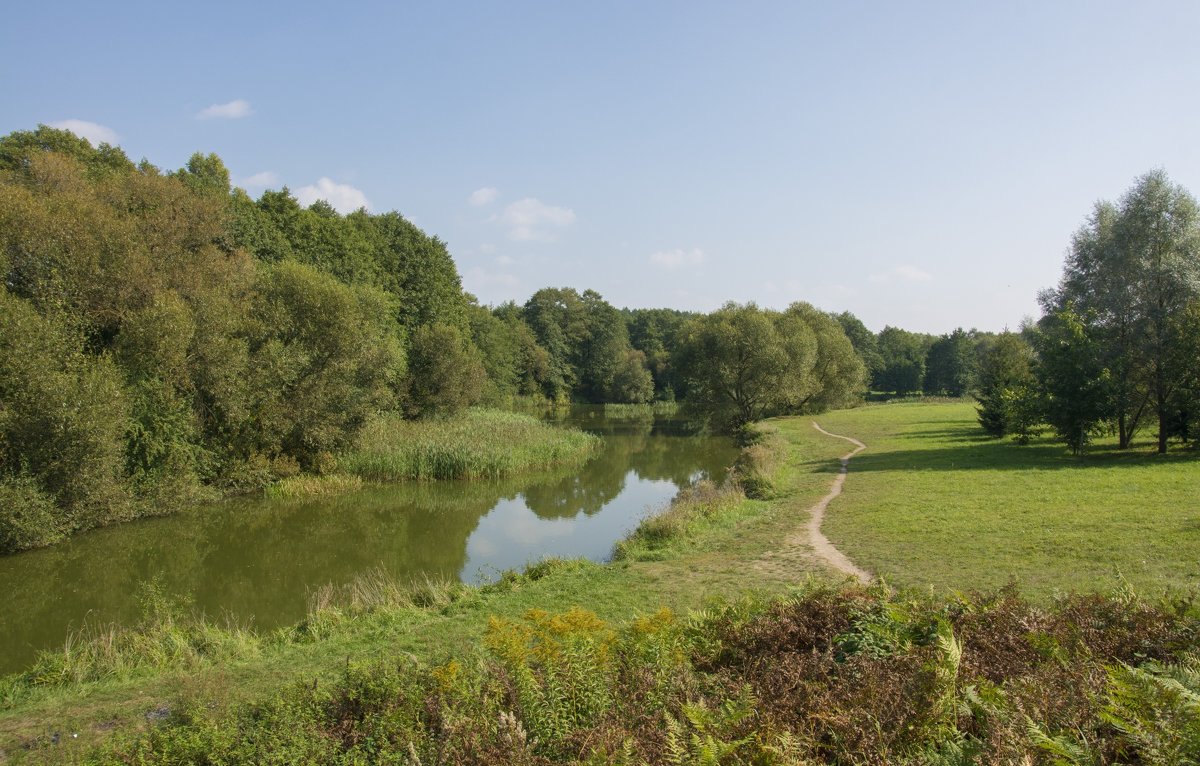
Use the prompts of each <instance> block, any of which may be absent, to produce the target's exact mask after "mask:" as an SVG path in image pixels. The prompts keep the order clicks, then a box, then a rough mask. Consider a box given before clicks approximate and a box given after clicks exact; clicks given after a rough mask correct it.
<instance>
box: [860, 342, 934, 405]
mask: <svg viewBox="0 0 1200 766" xmlns="http://www.w3.org/2000/svg"><path fill="white" fill-rule="evenodd" d="M926 350H927V349H926V343H925V338H924V337H922V336H921V335H918V334H917V333H913V332H908V331H907V330H901V329H900V328H899V327H890V326H889V327H884V328H883V330H882V331H881V332H880V333H879V356H880V359H881V360H882V366H881V367H880V369H879V372H878V373H877V374H876V375H875V379H874V381H873V384H874V386H875V388H877V389H878V390H880V391H891V392H893V393H896V394H900V395H903V394H911V393H916V392H917V391H920V390H921V384H922V383H923V382H924V379H925V355H926Z"/></svg>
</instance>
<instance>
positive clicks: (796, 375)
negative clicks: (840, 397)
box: [677, 303, 817, 430]
mask: <svg viewBox="0 0 1200 766" xmlns="http://www.w3.org/2000/svg"><path fill="white" fill-rule="evenodd" d="M816 355H817V340H816V337H815V336H814V334H813V332H812V331H811V330H810V329H809V328H808V326H807V325H806V324H804V322H803V321H800V320H799V319H798V318H797V317H795V316H792V317H785V316H782V315H780V314H778V313H777V312H771V311H764V310H763V309H760V308H758V307H757V306H755V305H754V304H753V303H749V304H745V305H738V304H736V303H727V304H725V306H723V307H722V308H720V309H719V310H717V311H714V312H713V313H711V314H708V315H707V316H704V317H701V318H699V319H695V320H693V321H692V322H690V323H689V324H688V325H687V326H686V327H685V328H684V330H683V332H682V337H681V338H680V344H679V349H678V351H677V356H678V360H679V365H680V368H681V370H682V371H683V374H684V376H685V377H686V378H687V381H688V403H689V405H691V406H692V407H694V408H696V409H698V410H700V411H701V412H702V413H704V414H705V415H707V416H708V417H709V418H710V419H711V420H713V421H714V422H715V423H716V424H717V425H718V426H719V427H723V428H726V429H729V430H737V429H740V428H741V427H743V426H745V425H746V424H748V423H750V422H753V421H755V420H758V419H760V418H762V417H764V416H766V415H768V414H772V413H775V412H778V411H780V410H782V409H784V408H785V407H786V406H787V405H788V404H789V403H794V402H797V401H799V400H801V399H802V398H803V397H804V396H805V395H806V394H807V393H808V392H809V390H810V389H811V386H812V377H811V371H812V367H813V363H814V361H815V359H816Z"/></svg>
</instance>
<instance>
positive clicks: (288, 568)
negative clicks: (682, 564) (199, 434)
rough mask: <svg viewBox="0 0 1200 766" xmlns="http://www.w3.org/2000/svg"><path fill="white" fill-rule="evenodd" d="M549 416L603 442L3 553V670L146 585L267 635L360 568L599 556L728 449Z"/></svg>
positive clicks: (135, 605)
mask: <svg viewBox="0 0 1200 766" xmlns="http://www.w3.org/2000/svg"><path fill="white" fill-rule="evenodd" d="M559 420H560V421H561V422H564V423H566V424H569V425H574V426H576V427H579V428H583V429H585V430H588V431H592V432H594V433H598V434H600V435H601V436H603V437H604V440H605V443H604V447H603V449H602V451H601V452H600V454H599V455H597V457H596V458H594V459H593V460H592V461H590V462H589V463H588V464H587V465H585V466H584V467H583V468H582V469H574V470H572V471H570V472H558V473H553V472H551V473H544V474H537V475H527V476H522V477H517V478H513V479H510V480H506V481H501V482H457V481H454V482H430V483H410V484H398V485H392V486H387V487H378V488H372V489H368V490H364V491H362V492H356V493H354V494H350V495H344V496H340V497H334V498H317V499H311V500H303V501H281V500H268V499H264V498H261V497H259V498H253V499H239V500H233V501H228V502H223V503H219V504H216V505H211V506H204V507H200V508H196V509H194V510H191V511H187V512H184V513H181V514H177V515H174V516H170V517H166V518H160V519H145V520H141V521H136V522H131V523H128V524H122V525H118V526H113V527H108V528H105V529H99V530H94V531H92V532H89V533H86V534H83V535H80V536H78V537H75V538H73V539H71V540H69V541H67V542H65V543H62V544H60V545H57V546H55V547H53V548H48V549H43V550H37V551H29V552H26V553H20V554H16V555H12V556H7V557H3V558H0V673H9V672H13V671H17V670H21V669H23V668H25V667H27V666H28V665H29V663H30V662H31V661H32V660H33V658H34V656H35V654H36V652H37V651H38V650H39V649H48V648H56V647H59V646H62V644H63V641H64V640H65V639H66V638H67V636H68V635H69V634H70V633H71V632H73V631H77V630H78V629H79V628H80V627H81V625H83V624H85V623H86V624H93V625H107V624H111V623H117V624H123V625H128V624H133V623H136V622H137V620H138V618H139V616H140V614H141V607H140V605H139V598H138V596H139V592H140V591H141V590H142V584H144V583H148V582H150V581H154V582H155V583H156V584H157V585H158V586H159V587H160V588H161V589H162V590H163V591H165V592H166V593H167V594H169V595H170V596H172V597H174V598H180V599H184V600H186V601H188V602H189V603H191V604H192V605H194V606H195V607H196V608H197V609H199V610H201V611H203V612H204V613H206V614H208V615H212V616H221V615H224V614H229V615H231V616H232V617H234V618H235V619H237V620H238V621H239V622H243V623H244V622H250V623H252V624H253V625H255V626H256V627H258V628H260V629H264V630H270V629H272V628H275V627H279V626H282V625H287V624H290V623H294V622H296V621H298V620H300V619H302V618H303V617H304V615H305V612H306V608H307V602H308V598H309V595H310V594H311V592H312V591H313V590H315V589H316V588H319V587H320V586H322V585H325V584H327V583H334V584H340V583H345V582H349V581H351V580H353V579H354V578H355V577H356V576H358V575H359V574H362V573H364V572H367V571H370V570H379V569H382V570H384V571H386V572H387V573H388V574H390V575H392V576H394V577H397V578H401V579H411V578H420V577H423V576H429V577H435V578H457V579H460V580H462V581H464V582H469V583H476V582H481V581H485V580H488V579H492V578H494V577H495V576H496V575H497V574H498V573H499V572H501V571H503V570H505V569H512V568H520V567H523V566H524V565H525V564H526V563H528V562H532V561H537V560H539V559H541V558H544V557H546V556H561V557H576V556H582V557H586V558H589V559H593V560H596V561H603V560H606V559H607V558H608V557H609V556H610V555H611V553H612V550H613V545H614V543H615V542H616V541H617V540H618V539H620V538H621V537H623V536H624V535H625V534H626V533H627V532H628V531H629V530H631V529H633V528H634V527H635V526H636V525H637V523H638V521H639V520H640V519H641V518H642V517H643V516H644V515H646V514H647V513H649V512H652V511H656V510H660V509H661V508H662V507H664V506H665V505H666V503H667V502H668V501H669V500H670V499H671V498H672V497H673V496H674V495H675V493H676V491H677V490H678V489H679V488H680V487H682V486H685V485H687V484H689V483H691V482H694V481H696V480H698V479H700V478H711V479H713V480H714V481H721V480H723V478H724V475H725V469H726V467H727V466H729V465H730V464H731V463H732V462H733V459H734V457H735V456H736V450H735V449H734V447H733V445H732V443H731V442H730V441H729V440H728V439H724V438H721V437H715V436H697V435H691V434H689V433H688V430H687V428H686V424H685V423H683V422H682V421H679V420H676V419H673V418H669V417H662V416H657V417H655V416H650V415H645V416H642V417H631V418H613V417H605V416H604V414H603V411H602V409H600V408H595V407H592V408H574V409H572V410H571V412H570V413H569V414H564V415H560V417H559Z"/></svg>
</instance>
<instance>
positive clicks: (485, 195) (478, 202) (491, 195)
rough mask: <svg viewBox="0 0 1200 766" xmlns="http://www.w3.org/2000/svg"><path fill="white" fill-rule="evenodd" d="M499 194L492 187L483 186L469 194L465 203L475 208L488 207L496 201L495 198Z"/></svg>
mask: <svg viewBox="0 0 1200 766" xmlns="http://www.w3.org/2000/svg"><path fill="white" fill-rule="evenodd" d="M499 194H500V192H499V191H497V190H496V189H495V188H494V187H492V186H485V187H483V188H482V189H476V190H475V191H473V192H471V196H470V197H467V202H469V203H471V204H472V205H474V206H475V207H480V206H482V205H490V204H491V203H493V202H495V201H496V197H497V196H498V195H499Z"/></svg>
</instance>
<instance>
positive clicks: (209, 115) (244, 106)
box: [196, 98, 251, 120]
mask: <svg viewBox="0 0 1200 766" xmlns="http://www.w3.org/2000/svg"><path fill="white" fill-rule="evenodd" d="M250 114H251V111H250V102H249V101H245V100H243V99H240V98H239V99H234V100H233V101H230V102H229V103H227V104H213V105H212V106H209V107H205V108H204V109H201V110H200V111H199V112H197V113H196V119H197V120H240V119H241V118H243V117H249V116H250Z"/></svg>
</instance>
